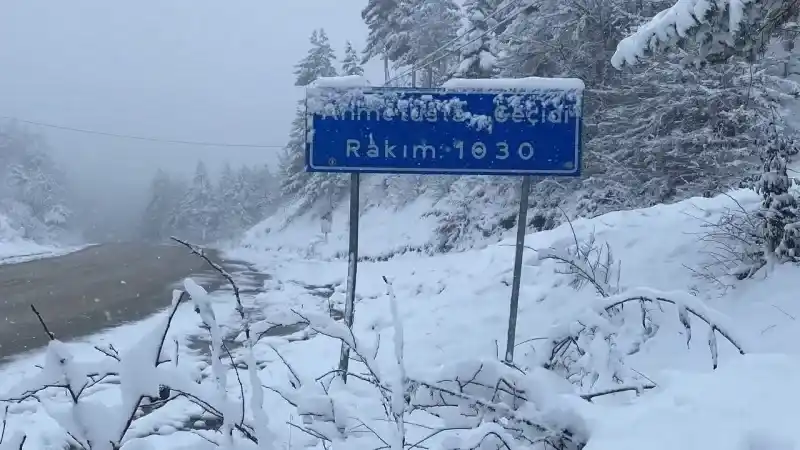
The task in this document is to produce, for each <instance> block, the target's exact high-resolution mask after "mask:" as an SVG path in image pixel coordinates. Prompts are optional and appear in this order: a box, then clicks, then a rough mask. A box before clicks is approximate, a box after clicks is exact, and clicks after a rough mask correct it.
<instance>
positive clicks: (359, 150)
mask: <svg viewBox="0 0 800 450" xmlns="http://www.w3.org/2000/svg"><path fill="white" fill-rule="evenodd" d="M582 92H583V91H582V89H564V88H552V87H547V88H545V89H529V88H527V89H478V90H475V89H472V90H466V89H457V88H456V89H399V88H330V87H328V88H313V89H309V91H308V97H307V99H306V108H307V115H308V120H307V139H306V170H308V171H311V172H351V173H352V172H361V173H415V174H461V175H468V174H476V175H478V174H481V175H555V176H559V175H560V176H579V175H580V171H581V124H582V120H581V112H582Z"/></svg>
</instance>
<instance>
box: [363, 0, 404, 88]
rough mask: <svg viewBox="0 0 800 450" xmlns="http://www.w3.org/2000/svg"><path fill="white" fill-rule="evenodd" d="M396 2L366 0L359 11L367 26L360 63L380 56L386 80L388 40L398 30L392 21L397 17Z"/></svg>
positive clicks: (387, 76)
mask: <svg viewBox="0 0 800 450" xmlns="http://www.w3.org/2000/svg"><path fill="white" fill-rule="evenodd" d="M398 2H399V0H368V1H367V6H365V7H364V9H363V10H362V11H361V18H362V19H363V20H364V23H365V24H366V25H367V28H369V34H368V35H367V44H366V46H365V47H364V53H363V56H364V59H363V60H362V63H366V62H367V61H369V60H371V59H374V58H381V59H382V60H383V68H384V77H385V79H386V80H388V79H389V61H390V59H391V57H390V50H389V45H390V40H391V39H392V36H393V35H394V33H396V32H398V31H399V26H398V24H396V23H394V22H393V21H394V19H395V18H396V17H397V16H396V14H395V12H396V10H397V8H398V6H399V5H398Z"/></svg>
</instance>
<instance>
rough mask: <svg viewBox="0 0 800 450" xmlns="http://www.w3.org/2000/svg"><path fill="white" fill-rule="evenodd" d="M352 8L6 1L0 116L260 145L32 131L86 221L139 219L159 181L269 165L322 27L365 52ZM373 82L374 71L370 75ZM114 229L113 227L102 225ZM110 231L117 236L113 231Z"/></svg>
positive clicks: (210, 0)
mask: <svg viewBox="0 0 800 450" xmlns="http://www.w3.org/2000/svg"><path fill="white" fill-rule="evenodd" d="M362 3H363V2H361V1H357V0H338V1H333V0H292V1H279V0H238V1H234V2H221V1H219V0H168V1H165V0H136V1H129V2H109V1H108V0H69V1H64V2H60V1H53V0H0V67H2V70H0V116H2V117H3V118H8V117H13V118H19V119H23V120H30V121H37V122H44V123H50V124H55V125H61V126H66V127H74V128H81V129H88V130H97V131H101V132H105V133H117V134H125V135H136V136H144V137H153V138H161V139H172V140H190V141H204V142H228V143H236V144H257V145H267V146H273V148H243V147H236V148H232V147H201V146H190V145H174V144H164V143H158V142H147V141H141V140H128V139H121V138H112V137H107V136H98V135H92V134H84V133H76V132H72V131H65V130H57V129H53V128H43V127H38V126H32V129H34V130H36V131H37V132H40V133H42V134H43V135H44V136H45V137H46V140H47V142H48V143H49V145H50V147H52V150H53V152H54V155H55V157H56V158H57V159H58V161H59V162H60V164H61V166H62V167H63V168H64V169H65V170H66V171H67V173H68V176H69V180H70V182H71V185H72V187H73V189H74V192H75V194H76V196H77V197H78V198H79V199H81V200H82V201H81V203H82V209H83V211H84V214H85V212H86V211H92V217H91V220H93V221H98V222H100V221H112V222H113V223H115V224H118V225H119V226H121V227H122V226H124V225H125V224H130V223H131V222H132V221H135V220H136V219H137V218H136V217H135V213H136V211H138V210H139V208H140V207H141V205H142V204H143V202H144V201H145V199H144V194H145V193H146V189H147V186H148V184H149V182H150V179H151V177H152V175H153V173H154V172H155V171H156V170H157V169H158V168H159V167H161V168H165V169H170V170H172V171H180V172H183V173H187V174H188V173H190V172H191V171H192V170H193V169H194V166H195V164H196V162H197V160H198V159H202V160H204V161H205V162H206V163H207V164H208V165H209V168H210V169H211V170H212V171H213V170H215V169H218V168H219V167H220V165H221V164H223V163H224V162H226V161H228V162H231V163H232V164H234V165H240V164H264V163H267V164H274V163H275V162H276V160H277V155H278V152H279V151H280V149H279V148H278V147H280V146H282V145H283V144H284V143H285V141H286V136H287V133H288V129H289V123H290V121H291V119H292V114H293V112H294V105H295V101H296V100H297V99H298V98H300V97H301V96H302V90H300V89H299V88H294V87H293V82H294V75H293V73H292V70H293V65H294V64H295V63H296V62H297V60H298V59H299V58H301V57H302V56H303V55H304V54H305V51H306V49H307V48H308V47H307V46H308V36H309V34H310V33H311V31H312V30H313V29H314V28H317V27H325V29H326V31H327V32H328V34H329V36H330V38H331V42H332V44H333V45H334V46H335V48H336V50H337V51H338V52H341V49H342V47H343V46H344V42H345V40H346V39H350V40H352V41H353V42H354V44H355V45H357V46H358V47H362V44H363V38H364V35H365V33H366V29H365V27H364V25H363V24H362V23H361V21H360V9H361V8H362V7H363V5H362ZM370 72H372V71H370ZM106 228H108V227H106ZM112 228H113V227H112Z"/></svg>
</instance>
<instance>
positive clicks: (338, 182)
mask: <svg viewBox="0 0 800 450" xmlns="http://www.w3.org/2000/svg"><path fill="white" fill-rule="evenodd" d="M310 42H311V49H310V50H309V52H308V55H307V56H306V57H305V58H303V59H302V60H301V61H300V62H299V63H298V65H297V66H296V69H295V74H296V75H297V80H296V82H295V84H296V85H297V86H306V85H308V84H310V83H312V82H313V81H314V80H316V79H317V78H320V77H329V76H335V75H336V69H335V68H334V67H333V62H334V59H335V56H334V54H333V50H331V48H330V43H329V42H328V38H327V35H326V34H325V32H324V30H321V29H320V30H316V31H314V33H313V34H312V36H311V39H310ZM305 142H306V112H305V105H304V103H303V101H301V102H300V103H299V104H298V107H297V110H296V114H295V118H294V120H293V121H292V128H291V131H290V132H289V142H288V143H287V145H286V148H285V150H284V153H283V155H282V157H281V160H280V174H281V187H280V192H281V196H283V197H284V198H295V199H297V200H299V201H300V202H301V203H302V204H303V205H305V206H310V205H312V204H313V203H314V202H316V200H317V199H318V198H319V197H320V196H322V195H333V196H338V195H339V194H340V191H341V190H342V188H343V187H345V186H346V185H347V177H345V176H342V175H339V174H324V173H314V174H310V173H307V172H306V171H305Z"/></svg>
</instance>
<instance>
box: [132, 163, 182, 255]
mask: <svg viewBox="0 0 800 450" xmlns="http://www.w3.org/2000/svg"><path fill="white" fill-rule="evenodd" d="M183 189H184V186H182V185H181V184H180V183H178V182H176V181H175V180H173V179H172V178H171V177H170V176H169V174H167V173H166V172H165V171H163V170H161V169H159V170H158V171H157V172H156V174H155V176H154V177H153V181H152V182H151V183H150V201H149V202H148V203H147V206H146V207H145V211H144V215H143V217H142V224H141V235H142V237H143V238H145V239H148V240H153V241H163V240H165V239H167V238H169V237H170V235H171V234H172V231H173V230H172V229H171V227H170V224H171V223H173V222H174V218H173V217H172V215H173V213H174V212H175V210H176V208H177V206H178V202H179V201H180V199H181V197H182V196H183V194H184V192H183Z"/></svg>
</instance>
